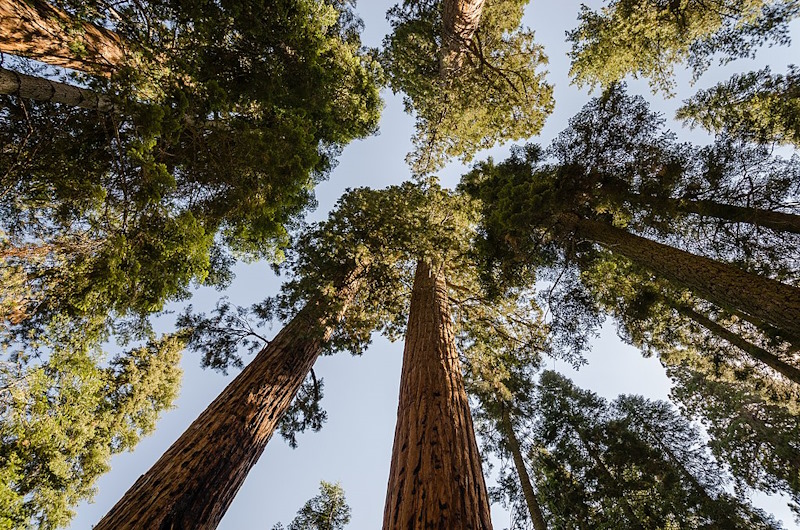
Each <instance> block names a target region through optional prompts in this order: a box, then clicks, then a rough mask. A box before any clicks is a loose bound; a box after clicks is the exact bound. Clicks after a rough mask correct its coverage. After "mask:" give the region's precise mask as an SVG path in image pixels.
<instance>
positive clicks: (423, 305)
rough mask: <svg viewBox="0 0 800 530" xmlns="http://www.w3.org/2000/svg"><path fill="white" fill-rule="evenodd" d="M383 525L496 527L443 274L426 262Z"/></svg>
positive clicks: (415, 301) (420, 271)
mask: <svg viewBox="0 0 800 530" xmlns="http://www.w3.org/2000/svg"><path fill="white" fill-rule="evenodd" d="M383 528H384V530H401V529H402V530H407V529H423V528H424V529H439V530H451V529H454V528H458V529H461V530H490V529H491V528H492V521H491V517H490V512H489V497H488V494H487V491H486V484H485V483H484V480H483V471H482V469H481V458H480V455H479V454H478V445H477V442H476V441H475V432H474V429H473V426H472V417H471V416H470V409H469V403H468V402H467V394H466V392H465V390H464V383H463V381H462V379H461V363H460V362H459V359H458V353H457V352H456V348H455V341H454V336H453V330H452V324H451V322H450V312H449V307H448V301H447V286H446V283H445V278H444V274H443V272H442V271H441V270H437V271H433V270H431V268H430V266H429V265H428V264H427V263H425V262H423V261H420V262H419V263H418V264H417V272H416V276H415V278H414V288H413V293H412V296H411V309H410V312H409V319H408V329H407V331H406V343H405V349H404V352H403V372H402V377H401V379H400V401H399V405H398V408H397V427H396V429H395V435H394V445H393V448H392V463H391V469H390V472H389V486H388V491H387V493H386V506H385V508H384V512H383Z"/></svg>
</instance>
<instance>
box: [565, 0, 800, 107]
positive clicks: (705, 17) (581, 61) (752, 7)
mask: <svg viewBox="0 0 800 530" xmlns="http://www.w3.org/2000/svg"><path fill="white" fill-rule="evenodd" d="M798 14H800V4H798V3H797V2H796V1H795V0H747V1H734V0H714V1H712V2H704V1H699V0H689V1H682V2H657V1H654V0H610V1H609V2H608V5H607V6H606V7H604V8H602V9H601V10H600V11H599V12H598V11H594V10H592V9H590V8H589V7H586V6H583V7H582V8H581V12H580V15H579V18H580V25H579V26H578V27H577V28H576V29H574V30H572V31H570V32H568V34H567V35H568V39H569V40H570V41H572V45H573V48H572V52H571V53H570V56H571V58H572V68H571V70H570V73H571V75H572V76H573V79H574V80H575V81H576V82H577V83H578V84H581V85H586V84H588V85H590V86H594V85H597V84H600V85H602V86H604V87H607V86H609V85H611V84H613V83H614V82H616V81H621V80H622V79H623V78H624V77H625V76H626V75H627V74H632V75H633V76H635V77H639V76H641V77H645V78H647V79H648V81H649V82H650V86H651V87H652V89H653V90H654V91H657V90H661V91H663V92H666V93H668V94H670V93H671V91H672V88H673V87H674V81H673V80H672V73H673V67H674V66H675V65H676V64H681V63H685V62H688V63H689V65H690V66H691V67H692V68H693V69H694V70H695V75H699V74H700V73H702V72H703V71H704V70H705V69H706V68H707V67H708V65H709V64H710V62H711V58H712V56H713V55H714V54H716V53H722V55H723V61H729V60H732V59H735V58H738V57H751V56H753V55H754V54H755V51H756V50H757V48H758V47H760V46H761V45H763V44H765V43H770V44H772V43H777V44H787V43H788V41H789V30H788V24H789V22H790V21H791V20H792V19H793V18H794V17H796V16H797V15H798Z"/></svg>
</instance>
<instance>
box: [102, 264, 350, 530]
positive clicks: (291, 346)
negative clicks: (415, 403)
mask: <svg viewBox="0 0 800 530" xmlns="http://www.w3.org/2000/svg"><path fill="white" fill-rule="evenodd" d="M357 289H358V281H357V278H356V275H355V274H352V275H350V276H349V277H348V281H346V282H345V286H344V287H343V288H341V289H340V290H339V292H338V296H339V300H340V301H341V302H342V304H343V305H342V308H341V309H340V311H339V312H338V314H333V315H327V314H326V312H327V311H326V310H325V308H326V307H327V305H324V304H318V305H314V304H310V305H307V306H306V307H305V308H304V309H303V310H301V311H300V312H299V313H298V314H297V316H295V317H294V318H293V319H292V320H291V321H290V322H289V323H288V324H287V325H286V326H285V327H284V328H283V329H282V330H281V331H280V332H279V333H278V335H277V336H276V337H275V338H274V339H273V340H272V341H271V342H270V343H269V344H268V345H267V346H266V347H264V348H263V349H262V350H261V351H260V352H259V353H258V354H257V355H256V357H255V358H254V359H253V361H252V362H251V363H250V364H249V365H247V367H246V368H245V369H244V370H243V371H242V372H241V373H240V374H239V375H238V376H237V377H236V378H235V379H234V380H233V381H232V382H231V383H230V384H229V385H228V386H227V387H226V388H225V390H223V391H222V393H221V394H220V395H219V396H218V397H217V398H216V399H215V400H214V401H213V402H212V403H211V404H210V405H209V406H208V408H206V410H205V411H203V413H202V414H200V416H199V417H198V418H197V419H196V420H195V421H194V423H192V424H191V425H190V426H189V428H188V429H187V430H186V432H184V433H183V435H181V437H180V438H179V439H178V440H177V441H176V442H175V443H173V444H172V446H171V447H170V448H169V449H168V450H167V451H166V452H165V453H164V454H163V455H162V456H161V458H160V459H159V460H158V462H156V463H155V464H154V465H153V467H152V468H150V470H149V471H148V472H147V473H146V474H144V475H142V476H141V477H139V479H138V480H137V481H136V482H135V483H134V485H133V486H132V487H131V488H130V489H129V490H128V491H127V493H125V495H124V496H123V497H122V499H121V500H120V501H119V502H118V503H117V504H116V505H115V506H114V507H113V508H112V509H111V511H109V512H108V514H106V516H105V517H104V518H103V519H102V520H101V521H100V522H99V523H98V524H97V526H95V527H94V529H95V530H127V529H130V530H139V529H145V528H146V529H153V530H156V529H158V530H208V529H214V528H216V527H217V525H218V524H219V522H220V520H221V519H222V516H223V515H224V514H225V511H226V510H227V509H228V506H230V503H231V502H232V501H233V498H234V496H235V495H236V493H237V492H238V490H239V488H240V487H241V485H242V483H243V482H244V479H245V478H246V477H247V474H248V472H249V471H250V469H251V468H252V467H253V465H255V463H256V461H257V460H258V458H259V457H260V456H261V453H262V452H263V450H264V447H266V445H267V442H268V441H269V439H270V437H271V436H272V434H273V432H274V430H275V428H276V426H277V424H278V422H279V421H280V418H281V417H282V416H283V414H284V413H285V412H286V409H287V408H288V407H289V405H290V404H291V402H292V400H293V399H294V396H295V394H296V393H297V390H298V389H299V387H300V385H301V384H302V382H303V380H304V379H305V377H306V375H307V374H308V372H309V371H310V370H311V367H312V366H313V365H314V362H315V361H316V359H317V357H318V356H319V354H320V351H321V348H322V345H323V343H324V342H325V341H326V340H327V339H328V337H330V334H331V331H332V325H333V324H334V323H335V322H336V321H338V320H339V318H340V317H341V315H342V313H343V311H344V309H345V308H346V307H347V305H348V304H349V302H350V301H351V300H352V298H353V297H354V295H355V293H356V290H357ZM320 308H322V310H320Z"/></svg>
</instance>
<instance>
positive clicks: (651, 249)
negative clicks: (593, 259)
mask: <svg viewBox="0 0 800 530" xmlns="http://www.w3.org/2000/svg"><path fill="white" fill-rule="evenodd" d="M560 220H561V222H562V223H564V225H566V226H567V227H568V228H569V229H570V230H572V231H574V233H575V234H576V235H577V236H579V237H581V238H584V239H588V240H591V241H595V242H597V243H599V244H601V245H603V246H604V247H606V248H608V249H609V250H611V251H612V252H615V253H617V254H619V255H621V256H625V257H626V258H628V259H630V260H631V261H633V262H634V263H636V264H637V265H639V266H640V267H644V268H646V269H649V270H651V271H652V272H654V273H656V274H658V275H659V276H662V277H663V278H665V279H667V280H669V281H671V282H673V283H674V284H676V285H677V286H680V287H684V288H687V289H689V290H690V291H692V292H693V293H694V294H695V295H697V296H699V297H701V298H704V299H706V300H708V301H709V302H711V303H713V304H715V305H717V306H719V307H721V308H723V309H726V310H737V311H742V312H745V313H748V314H750V315H753V316H754V317H755V318H758V319H761V320H763V321H764V322H765V323H767V324H769V325H771V326H774V327H775V328H777V329H778V330H785V331H786V332H787V333H788V334H790V335H798V334H800V289H798V288H797V287H793V286H791V285H786V284H784V283H781V282H778V281H775V280H772V279H770V278H765V277H763V276H759V275H757V274H752V273H750V272H747V271H744V270H742V269H739V268H738V267H735V266H733V265H730V264H727V263H722V262H719V261H716V260H713V259H709V258H706V257H704V256H698V255H695V254H691V253H689V252H686V251H683V250H680V249H677V248H674V247H671V246H669V245H664V244H661V243H658V242H656V241H652V240H650V239H647V238H644V237H641V236H637V235H635V234H631V233H630V232H627V231H625V230H622V229H620V228H616V227H614V226H611V225H609V224H606V223H602V222H599V221H594V220H590V219H581V218H579V217H578V216H576V215H572V214H569V215H563V216H561V219H560Z"/></svg>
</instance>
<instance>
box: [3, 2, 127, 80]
mask: <svg viewBox="0 0 800 530" xmlns="http://www.w3.org/2000/svg"><path fill="white" fill-rule="evenodd" d="M0 34H2V36H3V37H2V39H0V52H2V53H8V54H11V55H20V56H23V57H30V58H32V59H36V60H37V61H42V62H43V63H47V64H52V65H54V66H62V67H65V68H72V69H73V70H79V71H81V72H86V73H89V74H96V75H105V76H109V75H111V73H112V72H113V71H114V70H115V69H116V68H117V67H119V65H120V64H121V63H122V62H123V61H124V60H125V49H124V47H123V41H122V39H120V38H119V36H118V35H117V34H116V33H114V32H113V31H109V30H107V29H105V28H101V27H98V26H95V25H94V24H90V23H88V22H76V21H75V20H74V19H73V17H72V16H71V15H70V14H68V13H65V12H63V11H61V10H60V9H57V8H55V7H53V6H51V5H50V4H48V3H47V2H45V1H43V0H0ZM76 49H78V50H79V51H78V52H76Z"/></svg>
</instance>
